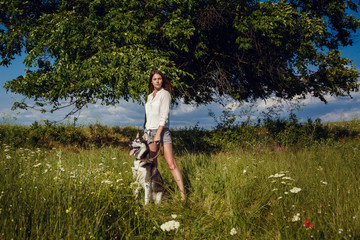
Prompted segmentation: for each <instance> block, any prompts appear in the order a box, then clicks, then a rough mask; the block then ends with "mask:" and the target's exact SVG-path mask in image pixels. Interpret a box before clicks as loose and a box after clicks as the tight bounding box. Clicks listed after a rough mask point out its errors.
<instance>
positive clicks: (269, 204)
mask: <svg viewBox="0 0 360 240" xmlns="http://www.w3.org/2000/svg"><path fill="white" fill-rule="evenodd" d="M0 144H1V146H0V168H1V172H0V239H360V200H359V196H360V181H359V178H360V142H359V141H358V140H356V139H347V140H346V141H323V142H318V143H314V144H312V145H311V146H305V147H296V146H292V147H281V146H277V145H268V146H261V145H259V146H256V145H254V146H253V147H246V148H244V147H242V148H240V147H237V148H231V149H226V150H224V151H219V152H216V153H207V154H205V153H201V151H200V152H198V153H192V152H186V151H185V152H182V153H181V152H179V151H177V153H178V154H177V163H178V165H179V167H180V169H181V171H182V174H183V177H184V183H185V186H186V189H187V193H188V199H187V201H186V202H181V201H180V199H179V198H180V194H179V192H178V189H177V187H176V183H175V181H174V180H173V178H172V176H171V174H170V171H169V170H168V169H167V166H166V164H165V161H164V159H163V157H162V156H161V157H159V170H160V172H161V174H162V175H163V178H164V181H165V184H166V188H167V190H168V193H169V194H168V195H167V196H166V197H165V199H164V200H163V202H162V203H161V204H160V205H155V204H153V203H152V204H150V205H148V206H144V205H143V198H142V197H141V198H139V199H134V197H133V194H132V189H131V187H132V184H131V183H132V182H133V179H132V173H131V165H132V162H133V158H132V157H130V156H129V155H128V149H124V148H119V147H111V146H107V147H105V146H104V147H101V148H91V149H86V150H85V149H80V148H79V149H74V148H71V149H70V150H69V149H68V148H66V147H63V148H57V149H45V148H34V149H29V148H19V147H14V146H10V145H8V144H4V143H0ZM174 147H175V148H176V146H174ZM180 153H181V154H180ZM140 196H141V195H140ZM304 222H305V224H304ZM165 223H168V224H167V225H166V224H165ZM164 224H165V225H164ZM171 224H173V225H171ZM169 227H170V229H169ZM171 227H172V228H171ZM166 228H168V229H166ZM167 230H169V231H167Z"/></svg>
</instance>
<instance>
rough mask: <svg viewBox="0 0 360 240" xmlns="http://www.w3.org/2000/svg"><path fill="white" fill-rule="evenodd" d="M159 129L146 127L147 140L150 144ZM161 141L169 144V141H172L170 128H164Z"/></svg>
mask: <svg viewBox="0 0 360 240" xmlns="http://www.w3.org/2000/svg"><path fill="white" fill-rule="evenodd" d="M156 132H157V129H146V130H145V133H146V134H147V137H148V139H147V142H148V144H151V143H153V142H154V138H155V135H156ZM160 143H161V144H168V143H170V144H171V143H172V139H171V133H170V130H169V129H168V128H164V130H163V131H162V133H161V136H160Z"/></svg>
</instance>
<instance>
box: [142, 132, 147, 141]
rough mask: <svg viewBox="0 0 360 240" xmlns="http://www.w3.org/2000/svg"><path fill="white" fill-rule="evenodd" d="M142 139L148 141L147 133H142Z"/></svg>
mask: <svg viewBox="0 0 360 240" xmlns="http://www.w3.org/2000/svg"><path fill="white" fill-rule="evenodd" d="M142 138H143V139H144V140H145V141H147V140H148V135H147V133H146V132H144V135H143V136H142Z"/></svg>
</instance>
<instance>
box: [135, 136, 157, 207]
mask: <svg viewBox="0 0 360 240" xmlns="http://www.w3.org/2000/svg"><path fill="white" fill-rule="evenodd" d="M130 147H131V151H130V153H129V154H130V155H134V157H135V160H134V167H132V168H131V169H132V173H133V176H134V180H135V183H136V184H137V187H136V189H135V190H134V195H135V197H138V194H139V190H140V187H142V188H143V189H144V191H145V205H147V204H149V202H150V199H152V200H153V201H154V202H155V203H156V204H158V203H160V201H161V198H162V195H163V192H164V187H163V184H164V181H163V179H162V177H161V175H160V172H159V171H158V169H157V167H156V166H155V164H154V162H153V159H151V158H150V150H149V145H148V143H147V141H146V140H145V139H144V137H141V138H140V137H139V133H138V134H137V136H136V138H135V139H134V140H133V141H132V142H131V144H130Z"/></svg>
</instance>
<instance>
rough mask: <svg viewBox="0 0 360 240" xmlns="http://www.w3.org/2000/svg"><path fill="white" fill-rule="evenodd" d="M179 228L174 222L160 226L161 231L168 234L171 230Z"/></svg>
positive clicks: (178, 224) (177, 223)
mask: <svg viewBox="0 0 360 240" xmlns="http://www.w3.org/2000/svg"><path fill="white" fill-rule="evenodd" d="M179 227H180V223H179V222H176V221H174V220H171V221H169V222H166V223H164V224H162V225H161V226H160V228H161V230H163V231H164V232H165V231H168V232H170V231H171V230H177V229H178V228H179Z"/></svg>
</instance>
